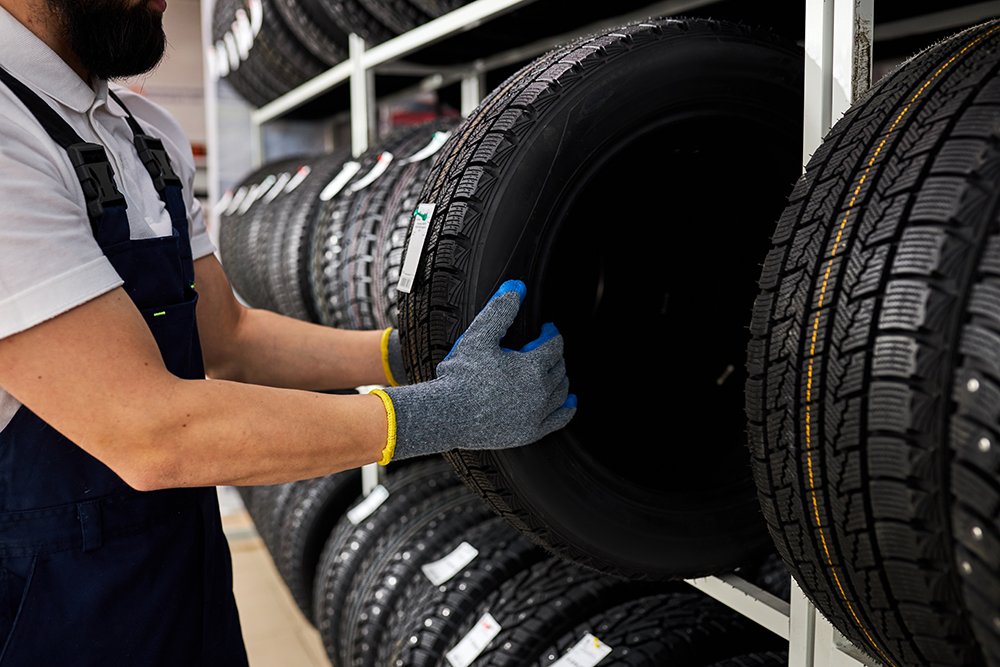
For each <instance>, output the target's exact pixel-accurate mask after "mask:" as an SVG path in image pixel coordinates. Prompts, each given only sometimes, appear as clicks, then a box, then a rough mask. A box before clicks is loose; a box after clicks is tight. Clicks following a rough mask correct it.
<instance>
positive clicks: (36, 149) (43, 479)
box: [0, 0, 575, 667]
mask: <svg viewBox="0 0 1000 667" xmlns="http://www.w3.org/2000/svg"><path fill="white" fill-rule="evenodd" d="M165 10H166V4H165V2H164V0H0V176H2V177H0V664H3V665H4V666H5V667H7V666H9V665H31V666H33V667H39V666H50V665H74V666H78V665H95V666H96V665H100V666H101V667H109V666H112V665H129V666H135V665H143V666H149V665H170V666H172V667H178V666H181V665H184V666H191V665H246V663H247V659H246V654H245V651H244V648H243V641H242V635H241V631H240V625H239V618H238V614H237V611H236V607H235V603H234V600H233V596H232V584H231V576H232V575H231V564H230V560H229V552H228V549H227V546H226V542H225V538H224V537H223V535H222V532H221V527H220V519H219V510H218V505H217V501H216V496H215V493H214V489H212V488H211V487H212V486H214V485H218V484H243V485H250V484H275V483H279V482H287V481H292V480H298V479H306V478H311V477H318V476H322V475H327V474H331V473H334V472H336V471H340V470H344V469H348V468H353V467H356V466H360V465H363V464H368V463H373V462H380V463H383V464H385V463H388V462H389V461H390V460H391V459H393V458H397V459H398V458H405V457H409V456H418V455H428V454H432V453H436V452H441V451H446V450H449V449H453V448H457V447H480V448H500V447H512V446H519V445H524V444H527V443H529V442H532V441H534V440H536V439H538V438H539V437H541V436H542V435H544V434H545V433H548V432H550V431H552V430H555V429H557V428H561V427H562V426H563V425H565V424H566V423H567V422H568V421H569V420H570V419H571V418H572V416H573V413H574V411H575V397H573V396H572V395H571V394H568V380H566V377H565V370H564V368H565V367H564V363H563V359H562V338H561V337H560V336H559V335H558V332H556V331H555V329H554V327H551V326H547V327H545V328H544V329H543V334H542V336H541V338H540V339H539V340H538V341H535V342H534V343H532V344H529V345H528V346H526V347H525V348H524V350H523V351H517V352H513V351H510V350H505V349H502V348H500V347H499V341H500V339H501V337H502V336H503V335H504V332H505V331H506V329H507V327H508V326H509V325H510V323H511V322H512V321H513V319H514V317H515V315H516V314H517V311H518V308H519V306H520V302H521V299H522V298H523V297H524V293H525V288H524V285H523V284H522V283H520V282H517V281H510V282H508V283H505V284H504V285H502V286H501V287H500V289H499V291H498V292H497V294H496V295H495V296H494V298H493V299H492V300H491V301H490V302H489V303H488V304H486V306H485V307H484V309H483V311H482V312H481V313H480V314H479V316H478V317H477V318H476V319H475V320H474V321H473V323H472V324H471V325H470V327H469V329H468V330H467V331H466V333H465V334H464V335H463V337H462V338H461V339H460V340H459V342H458V343H456V345H455V347H454V349H453V350H452V352H451V354H449V356H448V358H447V359H446V360H445V361H444V362H442V363H441V364H440V365H439V367H438V378H437V379H435V380H433V381H431V382H425V383H420V384H416V385H409V386H407V385H406V375H405V369H404V367H403V363H402V354H401V351H400V346H399V339H398V336H397V335H396V332H394V331H392V330H389V331H384V332H379V331H341V330H336V329H330V328H324V327H320V326H317V325H313V324H309V323H305V322H299V321H296V320H291V319H288V318H284V317H281V316H278V315H276V314H274V313H269V312H266V311H259V310H252V309H246V308H243V307H242V306H241V305H240V304H239V303H238V302H237V301H236V300H235V298H234V296H233V293H232V290H231V289H230V287H229V283H228V281H227V280H226V277H225V274H224V273H223V270H222V267H221V266H220V264H219V262H218V261H217V260H216V258H215V256H214V254H213V252H214V248H213V247H212V244H211V242H210V241H209V239H208V236H207V234H206V232H205V224H204V221H203V218H202V213H201V210H200V208H199V206H198V203H197V201H196V200H195V199H194V198H193V197H192V195H191V189H192V188H191V185H192V181H193V177H194V162H193V158H192V156H191V151H190V149H189V147H188V144H187V142H186V141H185V139H184V136H183V133H182V132H181V130H180V128H179V126H178V125H177V123H176V121H174V119H173V118H171V117H170V116H169V114H167V113H166V112H165V111H164V110H163V109H161V108H159V107H157V106H156V105H154V104H152V103H150V102H149V101H147V100H145V99H144V98H142V97H141V96H139V95H136V94H133V93H131V92H129V91H127V90H126V89H124V88H122V87H120V86H116V85H110V86H109V84H108V79H112V78H116V77H126V76H131V75H135V74H139V73H142V72H145V71H148V70H150V69H151V68H153V67H155V65H156V63H157V62H158V61H159V60H160V58H161V56H162V54H163V51H164V44H165V39H164V34H163V29H162V14H163V12H164V11H165ZM206 376H207V378H211V379H206ZM397 380H398V381H399V382H397ZM372 384H379V385H385V386H386V388H385V390H384V391H383V390H378V391H376V392H374V393H373V394H367V395H357V394H355V395H333V394H326V393H318V390H324V389H334V388H345V387H348V388H349V387H357V386H362V385H372ZM399 384H402V385H403V386H398V385H399Z"/></svg>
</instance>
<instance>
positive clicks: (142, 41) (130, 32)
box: [47, 0, 167, 79]
mask: <svg viewBox="0 0 1000 667" xmlns="http://www.w3.org/2000/svg"><path fill="white" fill-rule="evenodd" d="M47 1H48V4H49V6H50V7H51V8H52V10H53V11H54V12H55V13H56V14H57V15H58V16H60V17H61V18H62V23H63V30H64V34H65V37H66V39H67V40H68V43H69V46H70V48H71V49H72V50H73V52H74V53H75V54H76V56H77V57H78V58H79V59H80V63H81V64H82V65H83V67H84V68H85V69H86V70H87V71H88V72H90V73H91V74H92V75H94V76H97V77H98V78H101V79H117V78H123V77H129V76H135V75H137V74H145V73H146V72H148V71H150V70H151V69H153V68H154V67H156V65H157V64H159V62H160V59H161V58H163V52H164V49H165V48H166V43H167V39H166V36H165V35H164V33H163V14H161V13H160V12H158V11H154V10H152V9H150V8H149V6H148V3H147V1H146V0H140V1H139V3H138V4H137V5H135V6H132V7H130V6H129V0H96V1H94V2H86V1H84V0H47Z"/></svg>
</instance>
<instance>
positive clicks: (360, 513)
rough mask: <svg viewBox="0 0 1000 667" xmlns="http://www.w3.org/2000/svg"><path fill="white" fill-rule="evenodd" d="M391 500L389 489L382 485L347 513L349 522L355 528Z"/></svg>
mask: <svg viewBox="0 0 1000 667" xmlns="http://www.w3.org/2000/svg"><path fill="white" fill-rule="evenodd" d="M388 498H389V489H387V488H385V487H384V486H382V485H381V484H379V485H378V486H376V487H375V488H374V489H372V492H371V493H369V494H368V496H367V497H366V498H365V499H364V500H362V501H361V502H360V503H359V504H358V505H357V506H356V507H355V508H354V509H352V510H351V511H350V512H348V513H347V520H348V521H350V522H351V523H353V524H354V525H355V526H356V525H358V524H359V523H361V522H362V521H364V520H365V519H367V518H368V517H370V516H371V515H372V512H374V511H375V510H377V509H378V508H379V507H380V506H381V505H382V503H384V502H385V501H386V500H387V499H388Z"/></svg>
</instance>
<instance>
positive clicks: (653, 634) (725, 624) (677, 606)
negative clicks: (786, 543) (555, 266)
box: [531, 593, 784, 667]
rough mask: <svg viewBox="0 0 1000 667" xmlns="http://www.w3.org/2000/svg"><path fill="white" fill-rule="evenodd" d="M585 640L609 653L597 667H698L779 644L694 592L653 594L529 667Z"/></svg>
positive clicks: (594, 623)
mask: <svg viewBox="0 0 1000 667" xmlns="http://www.w3.org/2000/svg"><path fill="white" fill-rule="evenodd" d="M588 634H589V635H591V636H593V637H594V638H596V639H597V640H599V641H600V642H601V643H602V644H604V645H605V646H606V647H609V648H610V649H611V651H610V653H608V655H607V656H605V657H604V658H603V659H602V660H601V661H600V662H599V663H598V664H599V665H600V666H601V667H660V666H661V665H670V666H671V667H702V665H705V664H706V663H707V662H710V661H713V660H718V659H720V658H724V657H730V656H733V655H734V654H739V653H745V652H749V651H755V650H764V649H767V648H780V646H781V644H783V643H784V642H783V640H781V639H780V638H779V637H776V636H775V635H774V634H773V633H772V632H770V631H768V630H765V629H764V628H762V627H760V626H759V625H757V624H756V623H754V622H753V621H751V620H750V619H748V618H745V617H743V616H740V615H739V614H737V613H736V612H734V611H732V610H730V609H729V608H728V607H725V606H724V605H722V604H720V603H718V602H716V601H715V600H713V599H711V598H709V597H707V596H705V595H702V594H700V593H672V594H667V595H657V596H652V597H647V598H641V599H639V600H632V601H629V602H626V603H624V604H620V605H618V606H616V607H614V608H612V609H608V610H606V611H602V612H601V613H599V614H597V615H595V616H592V617H591V618H589V619H587V620H586V621H584V622H583V623H580V624H578V625H577V626H576V627H575V628H573V630H571V631H570V632H567V633H566V634H564V635H563V636H562V637H560V638H559V640H558V641H556V642H555V644H553V645H552V646H550V647H549V648H547V649H545V650H544V651H542V657H541V658H540V659H539V660H536V661H535V662H533V663H532V664H531V667H547V666H548V665H552V664H554V663H555V662H557V661H558V660H560V659H561V658H562V657H563V656H565V655H566V654H567V653H569V652H570V650H571V649H572V648H573V647H574V646H576V644H577V643H578V642H580V641H582V640H583V639H584V637H585V636H586V635H588Z"/></svg>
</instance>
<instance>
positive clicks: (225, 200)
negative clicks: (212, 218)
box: [212, 190, 246, 215]
mask: <svg viewBox="0 0 1000 667" xmlns="http://www.w3.org/2000/svg"><path fill="white" fill-rule="evenodd" d="M243 194H244V195H245V194H246V192H244V193H243ZM235 196H236V195H235V194H234V193H233V191H232V190H226V192H225V194H223V195H222V198H221V199H220V200H219V201H217V202H215V206H213V207H212V212H213V213H214V214H215V215H222V214H223V213H224V212H225V210H226V209H228V208H229V204H230V203H232V201H233V197H235Z"/></svg>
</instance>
